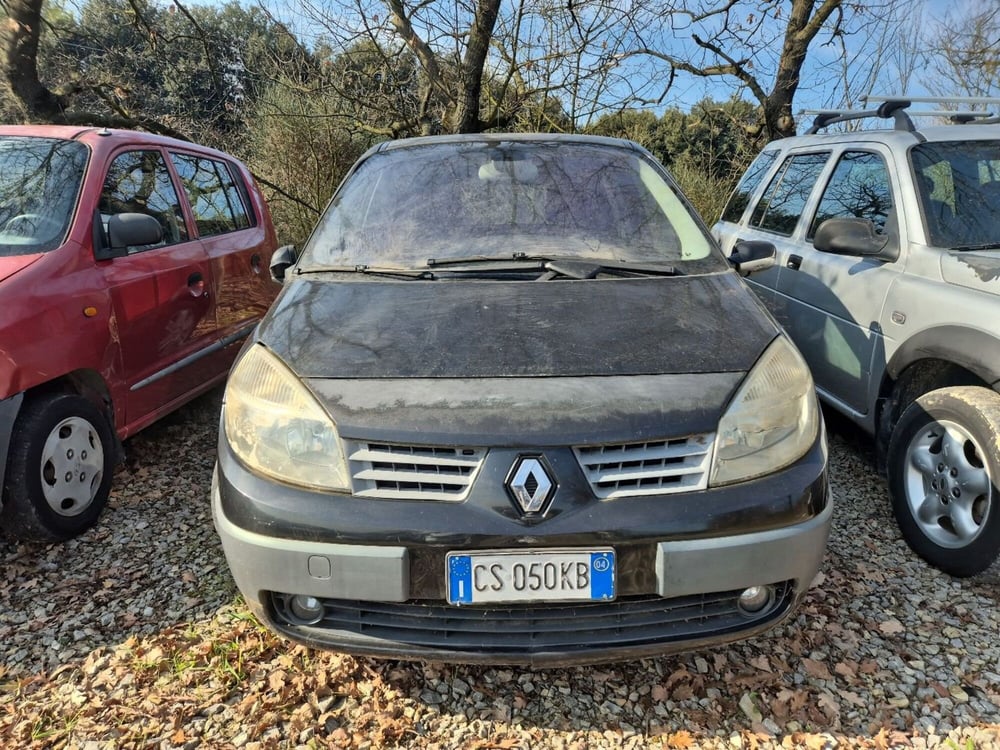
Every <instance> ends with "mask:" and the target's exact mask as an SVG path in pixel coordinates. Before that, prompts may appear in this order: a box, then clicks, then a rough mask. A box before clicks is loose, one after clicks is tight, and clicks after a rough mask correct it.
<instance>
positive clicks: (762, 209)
mask: <svg viewBox="0 0 1000 750" xmlns="http://www.w3.org/2000/svg"><path fill="white" fill-rule="evenodd" d="M829 157H830V154H829V153H821V154H800V155H797V156H790V157H788V158H787V159H786V160H785V163H784V164H782V165H781V169H779V170H778V173H777V174H776V175H775V176H774V177H773V178H772V179H771V183H770V184H769V185H768V186H767V190H765V191H764V195H763V197H762V198H761V199H760V202H759V203H758V204H757V205H756V206H755V207H754V210H753V215H752V216H751V217H750V224H751V225H752V226H755V227H759V228H760V229H766V230H768V231H770V232H775V233H777V234H784V235H790V234H791V233H792V232H794V231H795V226H796V224H798V223H799V217H800V216H802V212H803V210H804V209H805V206H806V201H808V200H809V194H810V193H812V190H813V187H814V186H815V185H816V180H817V178H818V177H819V175H820V172H822V171H823V167H824V166H825V165H826V161H827V159H828V158H829Z"/></svg>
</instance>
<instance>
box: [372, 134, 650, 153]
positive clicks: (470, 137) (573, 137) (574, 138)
mask: <svg viewBox="0 0 1000 750" xmlns="http://www.w3.org/2000/svg"><path fill="white" fill-rule="evenodd" d="M438 143H455V144H461V143H585V144H591V145H600V146H613V147H615V148H627V149H631V150H632V151H639V152H642V153H646V149H644V148H643V147H642V146H640V145H639V144H637V143H635V142H634V141H629V140H626V139H624V138H610V137H607V136H599V135H577V134H574V133H464V134H458V135H428V136H420V137H417V138H400V139H398V140H394V141H385V142H383V143H380V144H379V145H378V146H376V147H375V148H376V149H378V150H380V151H394V150H396V149H401V148H410V147H412V146H426V145H431V144H438Z"/></svg>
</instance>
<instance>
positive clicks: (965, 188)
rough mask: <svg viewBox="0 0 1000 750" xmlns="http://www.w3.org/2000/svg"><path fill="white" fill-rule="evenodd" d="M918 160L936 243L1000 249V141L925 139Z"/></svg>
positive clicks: (915, 165)
mask: <svg viewBox="0 0 1000 750" xmlns="http://www.w3.org/2000/svg"><path fill="white" fill-rule="evenodd" d="M912 159H913V169H914V173H915V174H916V177H917V192H918V194H919V196H920V203H921V206H922V207H923V211H924V218H925V220H926V222H927V233H928V236H929V241H930V244H931V245H934V246H935V247H948V248H978V247H983V248H1000V141H950V142H945V143H924V144H921V145H919V146H916V147H915V148H914V149H913V151H912Z"/></svg>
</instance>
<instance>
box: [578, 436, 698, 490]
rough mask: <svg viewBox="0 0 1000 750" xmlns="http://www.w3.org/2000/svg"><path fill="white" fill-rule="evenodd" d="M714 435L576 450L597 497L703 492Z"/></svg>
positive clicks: (597, 446) (587, 447)
mask: <svg viewBox="0 0 1000 750" xmlns="http://www.w3.org/2000/svg"><path fill="white" fill-rule="evenodd" d="M713 439H714V435H694V436H692V437H686V438H678V439H676V440H654V441H649V442H643V443H622V444H619V445H595V446H584V447H577V448H574V449H573V452H574V453H575V454H576V458H577V460H578V461H579V462H580V468H581V469H582V470H583V473H584V474H585V475H586V477H587V481H589V482H590V486H591V488H592V489H593V491H594V494H595V495H596V496H597V497H599V498H601V499H602V500H608V499H612V498H616V497H623V496H626V495H666V494H669V493H672V492H690V491H692V490H703V489H705V488H706V487H707V486H708V464H709V461H710V459H711V455H712V441H713Z"/></svg>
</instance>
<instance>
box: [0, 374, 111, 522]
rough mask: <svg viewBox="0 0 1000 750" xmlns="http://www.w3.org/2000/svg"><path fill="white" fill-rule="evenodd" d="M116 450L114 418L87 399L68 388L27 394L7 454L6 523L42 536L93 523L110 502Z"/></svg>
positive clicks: (4, 511)
mask: <svg viewBox="0 0 1000 750" xmlns="http://www.w3.org/2000/svg"><path fill="white" fill-rule="evenodd" d="M114 455H115V451H114V443H113V437H112V434H111V428H110V426H109V424H108V420H107V419H106V418H105V417H104V414H103V413H102V412H101V411H100V410H99V409H98V408H97V407H96V406H94V404H93V403H91V402H90V401H88V400H87V399H85V398H83V397H82V396H78V395H76V394H68V393H59V394H49V395H45V396H39V397H36V398H33V399H30V400H27V399H26V400H25V402H24V404H23V405H22V407H21V413H20V414H18V417H17V420H16V421H15V423H14V433H13V435H12V439H11V449H10V453H9V455H8V459H7V475H6V480H5V483H4V484H5V493H4V503H3V511H2V514H0V519H2V523H3V526H4V528H5V529H6V530H7V531H8V532H9V533H11V534H13V535H14V536H16V537H19V538H22V539H37V540H41V541H54V540H61V539H68V538H70V537H73V536H76V535H78V534H80V533H82V532H83V531H85V530H86V529H88V528H90V527H91V526H93V525H94V524H95V523H96V522H97V518H98V516H100V515H101V511H102V510H103V509H104V506H105V505H106V504H107V502H108V495H109V494H110V492H111V475H112V471H113V469H114Z"/></svg>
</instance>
